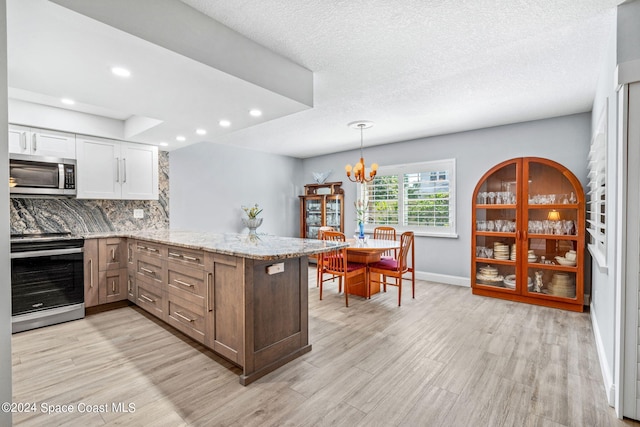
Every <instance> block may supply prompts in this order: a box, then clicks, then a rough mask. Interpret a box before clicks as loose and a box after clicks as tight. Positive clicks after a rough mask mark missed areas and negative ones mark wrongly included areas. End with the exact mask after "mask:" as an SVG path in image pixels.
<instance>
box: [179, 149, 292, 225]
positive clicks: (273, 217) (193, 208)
mask: <svg viewBox="0 0 640 427" xmlns="http://www.w3.org/2000/svg"><path fill="white" fill-rule="evenodd" d="M301 165H302V161H301V160H299V159H294V158H292V157H285V156H278V155H273V154H268V153H262V152H258V151H252V150H248V149H244V148H236V147H231V146H225V145H220V144H212V143H206V142H203V143H200V144H195V145H192V146H189V147H185V148H182V149H180V150H175V151H172V152H171V153H170V155H169V177H170V178H169V188H170V191H169V194H170V196H169V204H170V209H169V212H170V215H169V222H170V228H171V229H174V230H179V229H190V230H203V231H215V232H221V233H224V232H232V233H245V232H247V229H246V228H244V226H243V224H242V221H241V218H242V216H243V215H244V213H243V212H242V210H241V206H242V205H252V204H254V203H258V204H259V205H260V207H262V208H263V209H264V211H263V212H262V214H261V215H260V216H261V217H263V218H264V220H263V223H262V226H261V227H260V228H258V233H268V234H274V235H279V236H290V237H297V236H298V234H299V228H300V227H299V222H298V221H299V217H300V214H299V202H298V196H299V195H300V194H302V193H303V190H304V188H303V187H302V186H301V185H300V182H301V175H300V170H301Z"/></svg>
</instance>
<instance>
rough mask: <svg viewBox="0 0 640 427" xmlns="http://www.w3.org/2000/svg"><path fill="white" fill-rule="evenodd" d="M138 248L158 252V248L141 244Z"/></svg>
mask: <svg viewBox="0 0 640 427" xmlns="http://www.w3.org/2000/svg"><path fill="white" fill-rule="evenodd" d="M138 250H143V251H151V252H158V250H157V249H156V248H150V247H148V246H140V245H138Z"/></svg>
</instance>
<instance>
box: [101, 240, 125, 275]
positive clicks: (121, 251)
mask: <svg viewBox="0 0 640 427" xmlns="http://www.w3.org/2000/svg"><path fill="white" fill-rule="evenodd" d="M98 258H99V266H100V271H105V270H119V269H121V268H123V267H126V266H127V264H126V260H125V241H124V240H123V239H120V238H119V237H115V238H109V239H100V240H98Z"/></svg>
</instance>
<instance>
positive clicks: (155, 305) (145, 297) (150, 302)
mask: <svg viewBox="0 0 640 427" xmlns="http://www.w3.org/2000/svg"><path fill="white" fill-rule="evenodd" d="M136 285H137V286H136V304H137V305H138V306H139V307H141V308H143V309H145V310H146V311H148V312H149V313H151V314H153V315H154V316H157V317H159V318H161V319H162V306H163V304H162V291H160V290H159V289H158V288H156V287H155V286H149V285H148V284H146V283H144V282H142V281H139V282H137V283H136Z"/></svg>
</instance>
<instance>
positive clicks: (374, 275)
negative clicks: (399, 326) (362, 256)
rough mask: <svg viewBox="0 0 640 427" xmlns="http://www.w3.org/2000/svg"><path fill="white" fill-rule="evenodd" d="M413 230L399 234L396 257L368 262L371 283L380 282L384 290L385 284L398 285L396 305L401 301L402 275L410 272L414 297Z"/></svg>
mask: <svg viewBox="0 0 640 427" xmlns="http://www.w3.org/2000/svg"><path fill="white" fill-rule="evenodd" d="M413 243H414V235H413V231H406V232H404V233H402V235H401V236H400V250H399V251H398V253H399V254H398V258H397V259H391V258H385V259H381V260H380V261H378V262H375V263H372V264H369V280H370V281H371V282H373V283H380V284H381V285H382V286H383V289H384V291H385V292H387V285H392V286H397V287H398V307H400V303H401V301H402V280H403V276H404V275H405V274H407V273H411V296H412V298H415V297H416V273H415V269H414V265H415V264H414V262H415V250H414V245H413Z"/></svg>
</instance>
